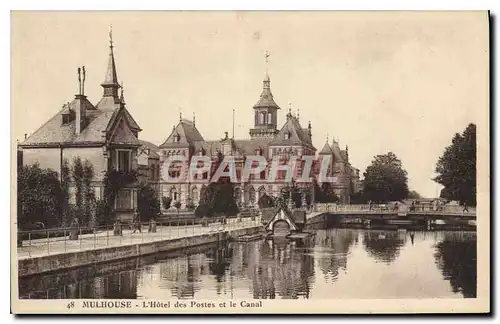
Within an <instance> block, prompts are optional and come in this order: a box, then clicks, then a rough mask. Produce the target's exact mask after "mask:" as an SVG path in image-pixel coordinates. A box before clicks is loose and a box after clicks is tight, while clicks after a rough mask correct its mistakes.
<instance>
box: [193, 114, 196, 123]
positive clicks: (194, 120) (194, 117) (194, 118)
mask: <svg viewBox="0 0 500 324" xmlns="http://www.w3.org/2000/svg"><path fill="white" fill-rule="evenodd" d="M193 126H196V116H195V114H194V112H193Z"/></svg>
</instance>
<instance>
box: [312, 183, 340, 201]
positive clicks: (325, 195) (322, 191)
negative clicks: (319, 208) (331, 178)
mask: <svg viewBox="0 0 500 324" xmlns="http://www.w3.org/2000/svg"><path fill="white" fill-rule="evenodd" d="M314 196H315V198H316V201H317V202H319V203H336V202H338V201H339V200H340V198H339V196H337V194H335V192H334V191H333V187H332V184H331V183H330V182H323V183H321V186H320V184H319V183H318V182H314Z"/></svg>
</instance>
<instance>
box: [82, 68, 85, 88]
mask: <svg viewBox="0 0 500 324" xmlns="http://www.w3.org/2000/svg"><path fill="white" fill-rule="evenodd" d="M82 77H83V78H82V95H84V94H85V65H84V66H82Z"/></svg>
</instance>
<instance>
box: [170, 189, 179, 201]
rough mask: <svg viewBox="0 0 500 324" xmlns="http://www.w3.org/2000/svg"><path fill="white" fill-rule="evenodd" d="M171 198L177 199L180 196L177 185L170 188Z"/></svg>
mask: <svg viewBox="0 0 500 324" xmlns="http://www.w3.org/2000/svg"><path fill="white" fill-rule="evenodd" d="M170 198H172V201H177V198H179V197H178V194H177V189H175V187H174V188H172V189H170Z"/></svg>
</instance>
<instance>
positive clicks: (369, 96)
mask: <svg viewBox="0 0 500 324" xmlns="http://www.w3.org/2000/svg"><path fill="white" fill-rule="evenodd" d="M489 107H490V16H489V12H487V11H414V12H411V11H387V12H384V11H372V12H370V11H358V12H350V11H212V12H209V11H12V12H11V124H12V128H11V139H12V143H11V146H12V154H11V155H12V159H11V160H12V163H11V164H12V165H11V172H12V178H11V190H12V200H11V276H12V278H11V283H12V288H11V290H12V292H11V309H12V311H13V312H14V313H16V314H28V313H58V314H80V313H87V314H93V313H99V314H104V313H115V314H116V313H141V314H148V313H151V314H153V313H154V314H162V313H163V314H171V313H176V314H195V313H206V314H210V313H214V314H217V313H219V314H220V313H227V314H230V313H234V314H238V313H244V314H270V313H288V314H293V313H323V314H326V313H328V314H340V313H364V314H366V313H488V312H490V311H491V310H490V179H489V177H490V165H489V161H490V129H489V124H490V120H489Z"/></svg>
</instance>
